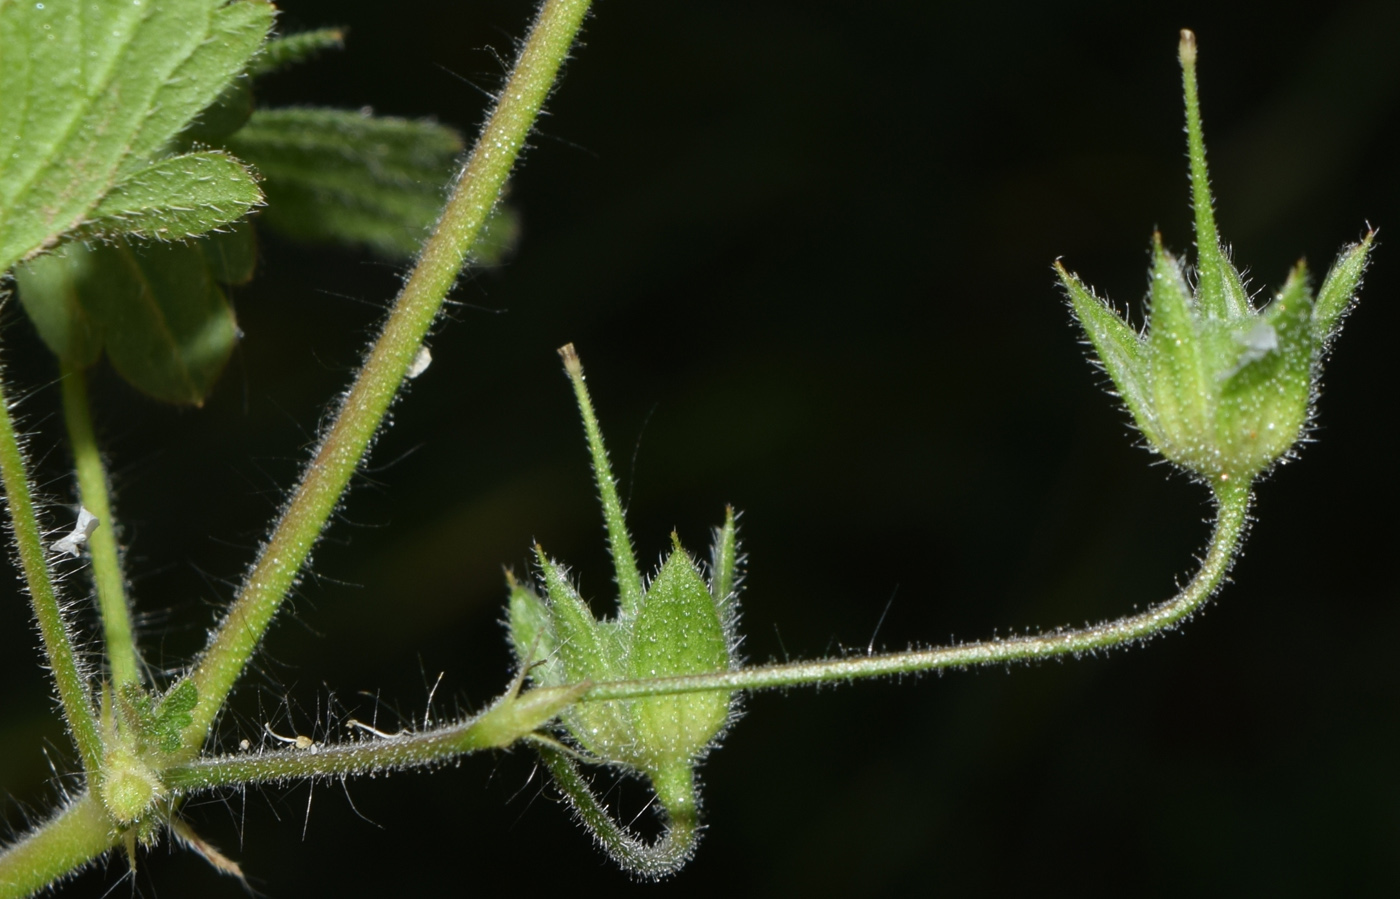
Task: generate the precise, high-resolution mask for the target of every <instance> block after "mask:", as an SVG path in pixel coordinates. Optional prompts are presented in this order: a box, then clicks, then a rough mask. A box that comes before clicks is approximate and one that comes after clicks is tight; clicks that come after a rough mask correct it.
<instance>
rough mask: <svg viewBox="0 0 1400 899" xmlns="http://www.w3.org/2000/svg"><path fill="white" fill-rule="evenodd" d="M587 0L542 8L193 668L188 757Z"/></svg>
mask: <svg viewBox="0 0 1400 899" xmlns="http://www.w3.org/2000/svg"><path fill="white" fill-rule="evenodd" d="M588 6H589V0H547V2H545V3H544V4H543V5H542V6H541V7H540V11H539V15H538V16H537V17H536V19H535V23H534V25H533V26H532V28H531V30H530V34H529V37H528V38H527V39H526V41H525V44H524V45H523V47H522V48H521V51H520V56H519V57H518V58H517V60H516V64H515V68H514V70H513V71H512V72H511V75H510V78H509V79H508V80H507V82H506V85H505V88H504V89H503V90H502V91H501V93H500V94H499V96H498V99H497V103H496V108H495V110H494V111H493V112H492V113H491V117H490V118H489V119H488V120H487V123H486V126H485V127H484V128H483V129H482V132H481V136H480V137H479V138H477V142H476V145H475V147H474V148H473V149H472V152H471V155H470V156H469V157H468V159H467V161H466V164H465V165H464V166H463V167H462V170H461V173H460V174H459V175H458V178H457V183H456V186H455V187H454V189H453V192H452V196H451V198H450V199H449V200H448V202H447V206H446V208H445V209H444V210H443V213H442V217H441V218H440V219H439V220H438V223H437V227H436V228H435V229H434V231H433V234H432V236H431V237H430V238H429V239H428V243H427V244H426V245H425V246H424V248H423V253H422V255H421V256H420V257H419V259H418V264H417V266H415V268H414V270H413V273H412V274H411V275H410V276H409V280H408V282H407V284H405V285H404V288H403V290H402V292H400V294H399V296H398V299H397V300H395V302H394V308H393V311H392V312H391V313H390V314H389V317H388V319H387V320H386V321H385V323H384V329H383V331H381V332H380V335H379V338H378V339H377V340H376V341H375V343H374V346H373V347H372V348H371V349H370V351H369V355H368V356H367V357H366V358H365V362H364V365H363V367H362V368H361V369H360V372H359V375H358V376H357V377H356V378H355V383H354V384H353V385H352V386H351V387H350V389H349V391H348V392H347V393H346V394H345V397H344V399H343V400H342V402H341V404H340V408H339V410H338V411H337V413H336V417H335V421H334V422H333V423H332V424H331V426H330V428H329V429H328V430H327V431H326V432H325V434H324V436H323V437H322V440H321V444H320V446H319V447H317V449H316V453H315V456H314V457H313V458H312V460H311V462H310V463H309V464H308V465H307V466H306V470H305V471H304V472H303V473H302V477H301V483H300V484H298V485H297V489H296V492H295V493H294V494H293V496H292V499H291V501H290V502H289V503H288V504H287V507H286V508H285V509H284V510H283V512H282V516H281V518H280V519H279V520H278V522H277V525H276V527H275V528H274V529H273V532H272V536H271V537H270V538H269V539H268V541H267V544H266V545H265V546H264V547H263V549H262V552H261V553H260V554H259V555H258V558H257V561H256V562H254V563H253V566H252V568H251V570H250V571H249V572H248V575H247V577H246V579H245V580H244V582H243V586H242V588H241V589H240V590H239V592H238V597H237V598H236V599H235V600H234V603H233V605H232V606H231V607H230V609H229V611H228V614H227V615H226V616H225V617H224V620H223V622H222V623H221V624H220V625H219V627H218V630H217V631H216V632H215V634H214V635H213V637H212V638H211V640H210V642H209V645H208V646H207V647H206V649H205V651H204V653H203V655H202V656H201V657H200V659H199V661H198V662H197V663H196V665H195V668H194V670H193V671H192V672H191V674H190V677H191V678H192V679H193V681H194V683H195V686H196V688H197V689H198V691H199V701H198V705H197V706H196V708H195V710H194V715H193V721H192V723H191V724H190V725H189V727H188V728H186V730H185V738H186V739H185V745H186V747H187V748H186V753H187V756H188V757H192V756H193V755H194V754H195V753H197V752H198V750H199V747H200V746H201V745H203V742H204V740H205V737H206V736H207V734H208V731H209V727H210V725H211V724H212V723H213V721H214V718H215V716H216V715H217V714H218V712H219V709H220V708H222V706H223V703H224V699H225V698H226V697H227V696H228V693H229V691H230V690H232V689H233V685H234V683H235V682H236V681H237V680H238V678H239V676H240V675H241V674H242V673H243V668H244V666H246V665H247V663H248V660H249V659H250V658H251V657H252V654H253V652H254V651H255V650H256V649H257V646H258V643H259V642H260V641H261V640H262V636H263V633H264V632H265V631H266V630H267V627H268V625H269V624H270V623H271V621H272V617H273V615H274V614H275V613H276V612H277V609H278V608H279V607H280V606H281V604H282V601H283V599H285V598H286V596H287V594H288V592H289V591H290V590H291V588H292V586H293V584H295V582H296V580H297V578H298V576H299V575H300V573H301V570H302V567H303V565H304V564H305V563H306V559H307V557H308V556H309V555H310V553H311V549H312V547H314V546H315V544H316V541H317V540H318V539H319V538H320V535H321V531H322V530H323V529H324V527H325V524H326V520H327V519H328V518H329V517H330V514H331V512H332V511H333V510H334V509H335V507H336V504H337V503H339V502H340V499H341V496H342V495H343V494H344V492H345V488H346V486H347V485H348V484H349V482H350V477H351V475H353V474H354V473H355V469H356V468H357V467H358V466H359V464H360V461H361V459H363V458H364V454H365V451H366V449H367V448H368V446H369V443H370V441H371V439H372V438H373V437H374V434H375V432H376V431H378V429H379V425H380V422H381V421H382V420H383V418H384V413H385V412H386V411H387V410H388V408H389V404H390V403H391V402H392V401H393V399H394V396H395V395H396V394H397V393H398V390H399V386H400V384H402V383H403V379H404V374H405V373H406V372H407V371H408V367H409V365H410V364H411V363H412V362H413V359H414V357H415V356H416V355H417V353H418V350H419V347H420V346H421V345H422V342H423V337H424V335H425V334H427V331H428V328H429V327H430V326H431V325H432V323H433V320H434V319H435V318H436V317H437V314H438V310H439V309H441V307H442V302H443V299H444V298H445V297H446V296H447V292H448V291H449V290H451V288H452V285H453V283H454V282H455V281H456V279H457V276H458V275H459V274H460V273H461V270H462V265H463V263H464V262H465V260H466V258H467V253H468V252H469V251H470V249H471V247H472V244H473V243H474V242H475V241H476V238H477V235H478V234H480V232H481V229H482V226H483V224H484V223H485V221H486V218H487V216H488V215H489V214H490V212H491V210H492V208H493V207H494V206H495V205H496V202H497V200H498V199H499V198H500V194H501V188H502V186H503V185H504V184H505V180H506V177H507V176H508V175H509V174H510V171H511V167H512V166H513V165H514V164H515V160H516V157H517V156H518V155H519V154H520V151H521V149H522V148H523V147H524V146H525V139H526V138H527V137H528V136H529V134H530V130H531V129H532V128H533V127H534V123H535V119H536V117H537V116H538V115H539V111H540V109H541V107H542V106H543V105H544V101H545V98H546V97H547V96H548V95H549V92H550V90H551V88H552V87H553V85H554V80H555V76H556V75H557V74H558V72H559V67H560V66H561V65H562V64H563V62H564V59H565V58H566V57H567V56H568V52H569V48H570V47H572V46H573V42H574V38H575V37H576V36H577V34H578V31H579V28H580V27H581V26H582V24H583V17H584V14H585V13H586V12H587V11H588Z"/></svg>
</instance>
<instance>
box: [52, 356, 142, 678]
mask: <svg viewBox="0 0 1400 899" xmlns="http://www.w3.org/2000/svg"><path fill="white" fill-rule="evenodd" d="M61 364H62V369H63V378H62V381H63V420H64V423H65V424H66V425H67V426H68V442H69V443H70V444H71V445H72V448H73V467H74V470H75V471H76V472H77V475H78V496H79V501H80V502H81V503H82V506H83V508H85V509H87V510H88V511H89V512H91V513H92V514H93V515H96V516H97V520H98V521H99V522H100V524H99V525H98V528H97V530H95V531H93V532H92V536H90V537H89V538H88V550H89V552H91V554H92V581H93V584H94V586H96V588H97V608H98V610H99V611H100V612H101V614H102V631H103V634H104V636H105V637H106V644H107V664H108V665H109V666H110V669H111V676H112V683H113V684H115V685H116V686H118V687H124V686H127V685H128V684H139V683H140V682H141V667H140V662H139V661H138V660H137V655H136V638H135V636H134V635H133V632H132V628H131V607H130V605H128V603H127V597H126V579H125V578H124V577H123V576H122V568H121V558H120V557H119V556H118V554H117V532H116V521H115V519H114V518H113V517H112V503H111V501H110V499H109V497H110V495H111V494H110V491H109V488H108V483H107V470H106V468H105V467H104V466H103V464H102V454H101V452H100V451H99V450H98V448H97V438H96V437H95V436H94V435H93V427H92V410H91V407H90V406H89V404H88V389H87V376H86V375H85V374H84V372H83V370H82V369H81V368H79V367H77V366H73V365H69V364H68V363H66V362H63V363H61Z"/></svg>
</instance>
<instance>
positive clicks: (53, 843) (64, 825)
mask: <svg viewBox="0 0 1400 899" xmlns="http://www.w3.org/2000/svg"><path fill="white" fill-rule="evenodd" d="M117 839H118V836H117V834H115V833H114V832H113V829H112V821H111V819H110V818H108V817H107V813H106V811H105V810H103V808H102V804H101V803H100V802H98V801H97V800H96V799H94V798H93V796H92V794H91V793H84V794H82V795H81V796H79V797H78V798H77V799H76V800H74V801H73V802H72V803H70V804H69V805H68V806H67V807H66V808H64V809H63V810H62V811H60V812H59V813H58V814H57V815H55V816H54V817H53V818H51V819H49V820H48V821H47V822H45V823H44V824H43V825H42V826H40V827H38V828H35V829H34V830H33V831H31V832H30V833H29V834H27V835H26V836H25V837H24V838H23V839H21V840H20V841H19V842H17V843H13V844H11V845H10V846H7V847H5V849H4V851H3V852H0V899H19V897H22V896H30V895H33V894H34V893H37V892H39V891H40V890H42V889H43V888H44V887H46V886H48V885H50V884H52V883H54V882H55V881H57V880H60V879H61V878H63V877H64V876H65V875H67V874H71V873H72V872H73V871H75V870H77V869H78V868H81V867H82V866H83V865H85V864H87V863H88V862H90V861H92V860H93V859H95V858H97V857H98V856H99V855H101V854H102V853H104V852H106V851H107V850H108V849H110V848H112V846H114V845H116V841H117Z"/></svg>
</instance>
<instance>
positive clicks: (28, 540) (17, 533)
mask: <svg viewBox="0 0 1400 899" xmlns="http://www.w3.org/2000/svg"><path fill="white" fill-rule="evenodd" d="M0 483H3V485H4V488H5V503H6V505H7V506H8V509H9V513H10V524H11V526H12V527H13V528H14V547H15V552H16V553H17V554H18V556H19V561H20V567H21V568H22V569H23V570H24V580H25V583H26V585H27V586H28V587H29V602H30V604H31V606H32V607H33V609H34V617H35V618H36V619H37V620H38V622H39V633H40V636H41V637H42V638H43V641H44V655H45V657H46V658H47V661H48V666H49V671H51V672H52V673H53V679H54V684H55V685H56V686H57V688H58V699H59V702H60V703H61V704H62V706H63V717H64V719H65V720H66V721H67V722H68V729H69V732H70V733H72V735H73V742H74V744H76V745H77V747H78V754H79V755H80V756H81V757H82V760H83V771H84V773H85V774H86V775H87V780H88V782H89V783H92V782H93V781H94V778H96V776H97V771H98V766H99V765H100V763H101V760H102V739H101V735H100V734H99V733H98V730H97V716H96V715H95V714H94V712H93V707H92V695H91V693H90V692H89V691H88V684H87V680H86V678H85V677H84V676H83V670H82V668H81V667H80V666H79V665H78V659H77V654H76V653H75V652H74V650H73V635H72V634H71V633H70V632H69V630H68V623H67V621H65V620H64V617H63V610H62V609H61V608H59V605H58V594H57V593H56V592H55V590H54V586H53V574H52V572H50V571H49V560H48V556H47V550H46V548H45V546H44V541H43V536H42V532H41V530H40V528H39V520H38V517H37V516H36V515H35V511H34V496H33V491H32V490H31V488H30V486H29V471H28V465H27V464H26V462H25V458H24V451H23V450H22V449H20V445H19V439H18V438H17V437H16V436H15V425H14V420H13V419H12V418H11V417H10V402H9V399H8V398H7V397H6V396H5V391H4V386H3V384H0Z"/></svg>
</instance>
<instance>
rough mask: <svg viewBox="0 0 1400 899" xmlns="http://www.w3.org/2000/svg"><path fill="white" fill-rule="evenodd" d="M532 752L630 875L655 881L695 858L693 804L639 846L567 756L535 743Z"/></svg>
mask: <svg viewBox="0 0 1400 899" xmlns="http://www.w3.org/2000/svg"><path fill="white" fill-rule="evenodd" d="M535 748H536V749H538V750H539V753H540V757H541V758H542V759H543V760H544V763H545V767H547V768H549V773H550V775H551V776H552V777H553V778H554V782H555V783H556V784H558V785H559V788H560V789H561V790H563V791H564V795H565V796H567V797H568V798H569V804H570V805H572V806H573V807H574V813H575V814H577V815H578V817H579V819H580V820H581V821H582V822H583V825H584V826H585V827H587V828H588V830H589V832H590V833H592V834H593V835H594V836H595V837H596V838H597V839H598V842H599V843H601V844H602V845H603V848H604V849H606V850H607V853H608V855H610V856H612V858H613V860H614V861H616V862H617V863H618V864H619V865H622V866H623V867H624V868H626V869H627V870H628V871H632V872H633V873H636V874H640V875H642V876H644V877H648V878H650V879H652V880H659V879H661V878H663V877H669V876H670V875H672V874H675V873H676V872H677V871H679V870H680V869H681V868H684V867H685V865H686V862H688V861H690V859H691V858H692V857H693V856H694V855H695V845H696V843H697V842H698V841H699V837H700V826H699V820H698V817H697V815H696V813H695V811H696V810H695V806H694V804H691V805H689V806H688V807H686V808H685V809H684V810H683V811H682V812H680V813H678V814H674V815H673V814H667V816H666V820H665V830H664V832H663V833H662V834H661V835H660V836H658V837H657V838H656V839H655V840H654V841H653V842H651V843H646V842H643V841H642V840H641V839H640V838H639V837H638V836H637V835H636V834H634V833H632V832H631V831H629V830H628V829H627V828H625V827H623V826H622V825H621V824H619V823H617V821H615V820H614V819H613V816H612V815H611V814H609V813H608V810H607V808H606V807H605V806H604V805H603V804H602V803H601V802H599V801H598V797H597V796H595V795H594V793H593V788H592V785H591V784H589V782H588V780H587V779H586V778H584V776H583V775H582V774H580V773H579V770H578V766H576V765H575V764H574V760H573V759H572V758H570V757H569V754H568V753H567V752H565V751H563V750H561V749H560V748H558V747H557V746H555V745H551V744H549V743H545V742H537V745H536V747H535Z"/></svg>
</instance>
